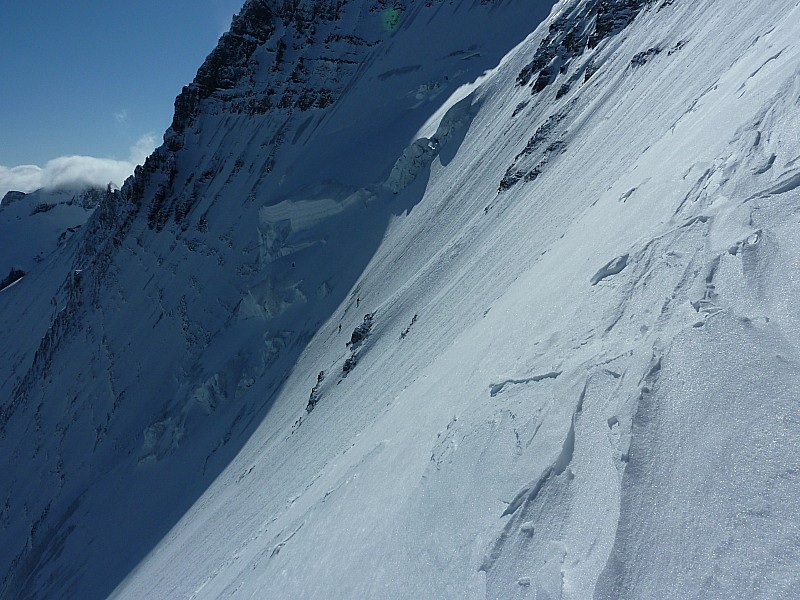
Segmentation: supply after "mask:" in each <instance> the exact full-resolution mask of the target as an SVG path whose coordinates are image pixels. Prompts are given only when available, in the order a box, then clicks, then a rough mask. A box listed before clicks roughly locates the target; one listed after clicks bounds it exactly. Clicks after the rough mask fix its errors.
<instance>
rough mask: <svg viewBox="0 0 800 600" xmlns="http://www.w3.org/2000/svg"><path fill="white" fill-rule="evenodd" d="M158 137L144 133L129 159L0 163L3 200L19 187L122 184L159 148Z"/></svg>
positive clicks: (26, 189)
mask: <svg viewBox="0 0 800 600" xmlns="http://www.w3.org/2000/svg"><path fill="white" fill-rule="evenodd" d="M156 144H157V138H156V136H155V135H153V134H152V133H148V134H146V135H143V136H142V137H141V138H139V140H138V141H137V142H136V143H135V144H134V145H133V146H131V147H130V149H129V151H130V154H129V156H128V160H114V159H111V158H95V157H93V156H60V157H58V158H54V159H53V160H49V161H47V163H45V165H44V166H43V167H40V166H37V165H20V166H18V167H4V166H2V165H0V200H2V198H3V196H5V194H6V192H8V191H10V190H16V191H20V192H26V193H27V192H33V191H35V190H38V189H41V188H47V189H56V188H58V189H61V188H66V189H71V188H75V189H80V188H84V187H87V186H90V185H93V186H105V185H106V184H107V183H109V182H112V183H114V184H116V185H122V183H123V182H124V181H125V179H127V178H128V177H129V176H130V175H132V174H133V170H134V169H135V168H136V165H139V164H142V163H143V162H144V160H145V158H147V156H148V155H149V154H150V153H151V152H152V151H153V149H154V148H155V147H156Z"/></svg>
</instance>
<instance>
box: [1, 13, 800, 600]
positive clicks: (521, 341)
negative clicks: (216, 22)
mask: <svg viewBox="0 0 800 600" xmlns="http://www.w3.org/2000/svg"><path fill="white" fill-rule="evenodd" d="M392 8H394V5H392V6H390V3H381V2H374V3H371V2H358V1H352V2H338V3H337V2H330V3H312V2H302V1H301V2H286V3H283V4H282V5H281V6H280V7H278V5H277V3H272V2H266V1H265V2H248V3H247V4H246V6H245V8H244V9H243V12H242V15H240V17H238V18H237V20H235V21H234V24H233V27H232V31H231V33H230V34H228V36H227V37H224V38H223V39H222V40H221V43H220V46H219V47H218V48H217V50H216V51H215V53H213V54H212V55H211V56H210V57H209V60H208V61H206V63H205V65H204V66H203V68H201V70H200V72H199V73H198V78H197V79H196V80H195V82H194V83H193V84H192V85H191V86H188V87H187V88H186V89H185V90H184V92H183V94H182V95H181V96H180V97H179V98H178V100H177V101H176V120H175V121H174V122H173V126H172V128H171V129H170V130H169V131H168V132H167V135H166V136H165V145H164V146H163V147H162V148H160V149H159V150H158V151H157V152H156V153H155V154H154V155H153V156H152V157H151V158H150V159H149V160H148V162H147V164H146V165H144V167H143V168H142V169H140V170H139V171H138V172H137V175H136V177H135V178H134V179H133V180H131V181H129V182H128V183H127V184H126V186H125V188H124V189H123V190H122V192H120V193H118V194H110V195H109V197H108V198H106V199H105V201H104V202H103V203H102V204H101V206H100V209H99V210H97V211H96V212H95V214H94V216H93V217H92V219H91V221H90V222H89V224H88V225H87V226H86V227H85V228H84V233H83V234H82V236H81V237H80V239H79V240H77V241H76V247H75V250H74V254H70V253H67V254H65V255H66V256H69V257H70V259H71V260H73V261H75V264H76V265H77V264H78V263H80V264H82V265H84V267H85V268H83V270H82V271H81V273H80V276H79V277H75V270H76V269H78V267H77V266H75V267H74V268H72V267H71V268H69V269H67V268H66V267H63V273H61V274H51V275H50V279H48V280H47V281H49V282H52V281H57V282H58V283H59V284H60V283H62V282H63V286H62V288H61V291H60V292H59V293H58V294H57V295H56V296H55V304H56V306H55V307H54V308H53V309H51V310H53V311H54V312H55V311H58V312H56V313H55V315H54V316H53V317H52V320H51V321H48V322H49V323H50V328H49V330H48V331H47V332H46V334H45V335H44V336H43V338H42V341H41V342H40V341H39V337H34V338H33V339H31V338H30V337H29V335H28V334H26V333H25V330H24V329H22V328H20V329H18V330H14V332H12V335H14V337H15V339H17V338H18V339H20V349H18V350H17V351H16V353H9V351H8V350H6V349H3V350H2V352H3V360H4V363H6V362H7V364H11V365H12V373H11V374H10V375H9V376H7V378H6V379H5V380H4V381H2V383H1V385H2V394H3V396H2V397H3V399H4V400H3V404H2V412H0V417H2V420H0V425H2V432H1V433H0V446H2V456H3V463H2V469H0V472H1V473H2V475H0V477H1V478H2V483H3V485H2V486H0V490H3V491H2V492H0V493H1V494H3V495H4V496H5V497H0V502H2V503H3V506H4V508H3V512H2V521H0V527H2V529H3V532H4V536H3V537H4V539H9V540H12V542H11V543H9V544H3V545H2V549H0V557H2V558H0V561H2V562H0V564H2V565H4V566H5V567H4V568H5V570H4V574H3V584H2V585H3V587H2V588H0V589H2V593H3V595H8V596H10V597H33V598H48V597H67V598H68V597H76V598H78V597H80V598H95V597H97V598H99V597H105V596H107V595H108V594H110V593H111V594H112V596H113V597H117V598H149V597H156V598H161V597H165V598H166V597H187V598H217V597H269V598H354V597H359V598H361V597H363V598H409V597H419V598H434V597H435V598H455V597H467V598H539V599H541V598H571V599H583V598H591V597H595V598H609V599H611V598H687V597H690V598H713V597H724V598H785V597H795V596H798V595H800V581H798V577H797V575H796V573H797V566H798V563H800V557H798V548H800V538H799V536H798V531H797V527H796V525H795V524H796V523H798V522H800V520H799V518H800V481H798V473H800V464H798V458H797V457H798V456H800V453H799V452H798V451H800V448H798V445H800V442H798V440H800V436H799V435H798V434H800V423H798V419H797V409H798V406H797V390H798V389H800V357H798V348H799V345H800V318H798V316H797V315H796V314H795V313H796V311H795V310H794V307H793V298H796V297H797V294H798V292H800V271H798V264H800V244H798V241H797V239H796V231H797V227H798V216H797V211H796V206H797V202H798V199H800V191H799V190H800V175H799V173H800V138H798V135H797V125H796V124H797V122H798V116H800V115H798V112H800V83H799V82H800V71H798V68H797V65H798V64H800V60H799V59H800V47H798V41H797V40H798V39H800V35H798V34H799V33H800V5H798V4H797V2H796V1H795V0H776V1H775V2H774V3H772V4H771V5H770V6H769V7H766V8H765V7H764V6H763V4H757V3H752V2H744V1H743V0H727V1H726V2H712V1H711V0H696V1H693V2H684V1H683V0H675V1H674V2H670V1H669V0H667V1H664V2H644V1H638V0H620V1H617V2H614V1H612V0H602V1H597V2H593V1H577V2H563V3H559V4H556V5H555V6H553V5H550V4H547V3H543V4H534V3H531V2H528V1H523V0H520V1H518V2H509V1H497V2H477V1H475V2H471V1H466V0H465V1H463V2H458V1H454V2H447V1H442V2H436V1H428V2H425V3H422V2H419V3H414V4H413V5H412V4H411V3H409V6H407V7H406V9H405V10H403V11H402V12H401V13H400V14H399V19H397V23H396V24H394V22H395V20H396V17H397V14H396V13H393V14H391V15H388V16H387V15H386V14H384V12H383V11H384V10H389V9H392ZM551 9H552V11H551ZM390 17H391V18H390ZM542 21H543V23H542V25H541V26H538V25H539V23H540V22H542ZM386 23H389V24H390V25H392V27H384V24H386ZM537 26H538V27H537ZM301 59H302V60H301ZM270 90H272V91H270ZM284 98H285V100H284ZM303 98H305V99H304V100H303ZM267 99H269V100H267ZM12 206H13V205H12ZM0 216H2V212H0ZM77 242H79V243H77ZM41 285H42V286H45V285H50V283H48V284H45V283H44V282H43V283H42V284H41ZM24 289H25V288H23V287H22V285H17V286H14V287H13V288H11V289H9V290H7V291H6V292H3V293H2V294H3V295H6V294H11V293H17V292H19V291H22V290H24ZM41 289H42V290H45V289H46V288H44V287H42V288H41ZM9 297H11V296H9ZM51 297H53V295H52V294H47V295H44V296H43V297H39V296H37V294H36V291H35V290H34V291H30V290H28V291H26V292H25V295H24V296H23V295H22V294H19V295H18V296H17V298H19V299H20V300H18V302H20V301H22V300H21V299H22V298H24V299H25V302H30V303H31V306H32V307H33V308H32V309H31V310H39V311H44V314H47V313H46V311H45V309H46V308H47V305H48V303H49V302H50V298H51ZM17 306H18V305H17ZM43 306H44V308H42V307H43ZM11 307H12V304H11V303H8V304H0V310H2V311H3V312H2V314H0V317H2V319H3V321H4V322H13V319H11V318H10V317H9V314H10V311H11V310H12V308H11ZM46 326H47V322H46V323H45V327H46ZM40 328H41V325H40ZM9 339H11V338H9ZM37 347H38V351H36V353H35V356H34V351H35V350H36V349H37ZM5 398H9V400H5ZM112 590H113V592H112Z"/></svg>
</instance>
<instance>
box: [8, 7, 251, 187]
mask: <svg viewBox="0 0 800 600" xmlns="http://www.w3.org/2000/svg"><path fill="white" fill-rule="evenodd" d="M243 2H244V0H157V1H156V0H135V1H130V0H129V1H121V0H102V1H101V0H73V1H72V2H64V1H63V0H29V1H28V2H16V1H11V0H9V1H3V2H0V82H1V85H2V88H1V89H2V93H0V198H1V197H2V194H3V193H4V191H3V188H4V186H3V179H4V178H5V179H6V180H8V179H11V180H12V181H11V182H10V183H15V181H14V177H12V175H14V174H15V173H17V174H19V173H20V172H22V171H20V170H19V169H18V170H17V171H14V170H13V169H12V168H13V167H18V166H20V165H36V166H37V167H39V168H40V169H45V170H46V169H47V163H48V161H52V160H54V159H59V157H62V158H63V157H65V156H71V155H80V156H82V157H94V158H99V159H104V160H106V161H107V163H108V164H109V165H114V166H116V168H117V170H120V169H121V170H124V168H125V163H130V162H132V161H137V160H140V158H141V156H142V155H143V154H144V153H145V152H147V151H148V150H152V147H154V146H155V145H158V144H159V143H160V142H161V136H162V134H163V133H164V130H165V129H166V128H167V127H168V126H169V124H170V122H171V120H172V109H173V101H174V99H175V96H176V95H177V94H178V93H179V92H180V89H181V87H182V86H183V85H185V84H187V83H189V82H190V81H191V80H192V79H193V77H194V74H195V72H196V71H197V68H198V67H199V66H200V64H201V63H202V62H203V59H204V58H205V57H206V55H207V54H208V53H209V52H210V51H211V50H212V49H213V47H214V45H215V44H216V41H217V39H218V38H219V36H220V35H221V34H222V33H223V32H224V31H226V30H227V29H228V27H229V25H230V20H231V17H232V15H233V14H234V13H235V12H238V10H239V8H241V5H242V4H243ZM149 146H152V147H149ZM108 159H113V160H108ZM114 161H116V163H115V162H114ZM62 162H63V161H62ZM117 163H118V164H117ZM98 164H99V163H98ZM95 166H97V165H95ZM31 172H33V170H32V169H28V170H27V173H31ZM6 183H7V184H9V185H10V183H9V182H8V181H7V182H6ZM119 183H121V181H120V182H119ZM9 185H6V186H5V187H9ZM18 187H24V186H23V185H20V186H18ZM29 187H30V186H29ZM26 191H27V190H26Z"/></svg>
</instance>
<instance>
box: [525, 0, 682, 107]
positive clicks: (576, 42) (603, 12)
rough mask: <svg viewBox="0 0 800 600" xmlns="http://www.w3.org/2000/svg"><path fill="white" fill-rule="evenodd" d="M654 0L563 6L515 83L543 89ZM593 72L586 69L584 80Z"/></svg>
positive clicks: (535, 90) (560, 92)
mask: <svg viewBox="0 0 800 600" xmlns="http://www.w3.org/2000/svg"><path fill="white" fill-rule="evenodd" d="M653 1H654V0H594V1H593V2H586V3H576V4H575V5H573V6H572V7H571V8H568V9H566V10H565V11H564V12H563V13H562V14H561V15H560V16H559V17H557V18H556V19H555V20H554V21H553V22H552V23H551V24H550V28H549V32H548V35H547V36H546V37H545V38H544V39H543V40H542V41H541V43H540V44H539V47H538V48H537V49H536V52H535V54H534V56H533V59H532V60H531V62H530V63H528V64H527V65H525V67H523V69H522V70H521V71H520V72H519V74H518V75H517V85H528V84H531V83H532V89H531V92H532V93H533V94H538V93H540V92H543V91H544V90H546V89H547V87H548V86H549V85H550V84H551V83H553V82H555V81H556V80H557V79H558V77H557V75H558V74H565V73H567V71H568V70H569V66H570V64H571V63H572V62H573V61H574V60H575V59H576V58H578V57H580V56H581V55H583V54H584V53H585V52H586V51H587V50H592V49H594V48H596V47H597V46H598V45H599V44H600V42H601V41H603V40H604V39H606V38H608V37H610V36H612V35H615V34H617V33H619V32H620V31H622V30H623V29H625V28H626V27H627V26H628V25H630V24H631V23H632V22H633V20H634V19H635V18H636V16H637V15H638V14H639V13H640V12H641V11H642V10H643V9H644V8H645V7H646V6H647V5H648V4H651V3H652V2H653ZM666 1H667V2H670V3H671V2H672V1H674V0H666ZM662 7H663V5H662ZM592 74H593V73H592V72H589V70H588V69H587V71H586V72H585V76H584V81H588V79H589V78H590V77H591V76H592ZM564 85H568V84H562V85H561V87H560V88H559V90H558V92H557V97H559V98H560V97H561V96H563V95H564V94H566V93H567V91H568V89H569V88H568V87H567V88H565V87H564Z"/></svg>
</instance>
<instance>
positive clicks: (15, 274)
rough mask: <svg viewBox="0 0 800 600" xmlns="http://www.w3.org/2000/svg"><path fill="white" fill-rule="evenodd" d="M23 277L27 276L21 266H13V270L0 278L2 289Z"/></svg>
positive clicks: (0, 287)
mask: <svg viewBox="0 0 800 600" xmlns="http://www.w3.org/2000/svg"><path fill="white" fill-rule="evenodd" d="M23 277H25V271H23V270H22V269H20V268H19V267H11V271H9V273H8V275H6V276H5V277H4V278H3V279H2V280H0V291H2V290H4V289H6V288H7V287H8V286H10V285H11V284H12V283H16V282H17V281H19V280H20V279H22V278H23Z"/></svg>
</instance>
